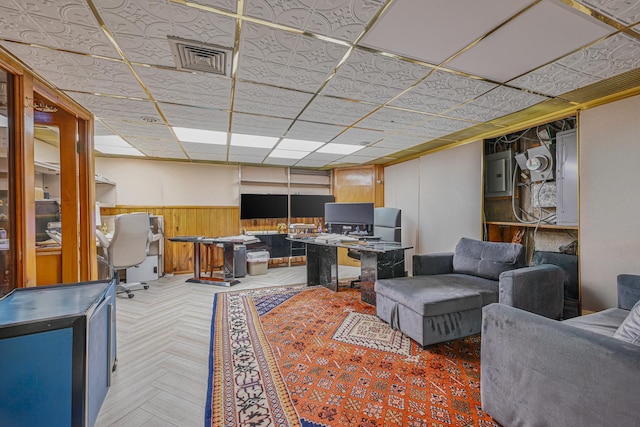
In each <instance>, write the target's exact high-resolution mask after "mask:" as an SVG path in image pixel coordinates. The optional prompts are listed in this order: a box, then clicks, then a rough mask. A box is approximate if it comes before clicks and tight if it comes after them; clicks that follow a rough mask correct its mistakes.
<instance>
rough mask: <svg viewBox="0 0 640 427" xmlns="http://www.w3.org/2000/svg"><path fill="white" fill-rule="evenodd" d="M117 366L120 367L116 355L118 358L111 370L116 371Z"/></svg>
mask: <svg viewBox="0 0 640 427" xmlns="http://www.w3.org/2000/svg"><path fill="white" fill-rule="evenodd" d="M117 368H118V358H117V357H116V359H115V360H114V361H113V366H112V367H111V372H115V371H116V369H117Z"/></svg>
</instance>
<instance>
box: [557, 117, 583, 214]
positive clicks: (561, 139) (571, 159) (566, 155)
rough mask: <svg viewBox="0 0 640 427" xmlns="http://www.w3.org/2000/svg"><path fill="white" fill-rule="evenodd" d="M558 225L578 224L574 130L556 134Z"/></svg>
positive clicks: (576, 149) (576, 151)
mask: <svg viewBox="0 0 640 427" xmlns="http://www.w3.org/2000/svg"><path fill="white" fill-rule="evenodd" d="M556 184H557V186H558V188H557V190H558V192H557V193H558V194H557V195H558V206H557V209H556V214H557V216H558V220H557V224H558V225H578V140H577V138H576V130H575V129H571V130H567V131H564V132H558V133H557V134H556Z"/></svg>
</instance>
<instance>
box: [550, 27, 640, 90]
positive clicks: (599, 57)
mask: <svg viewBox="0 0 640 427" xmlns="http://www.w3.org/2000/svg"><path fill="white" fill-rule="evenodd" d="M557 64H558V65H561V66H564V67H567V68H569V69H571V70H574V71H577V72H580V73H582V74H589V75H591V76H595V77H598V78H600V79H604V78H607V77H613V76H615V75H618V74H621V73H624V72H626V71H631V70H633V69H635V68H638V67H640V41H639V40H637V39H632V38H631V37H629V36H627V35H626V34H617V35H615V36H613V37H609V38H607V39H606V40H603V41H601V42H599V43H596V44H594V45H593V46H590V47H588V48H586V49H583V50H581V51H579V52H576V53H574V54H573V55H569V56H567V57H565V58H562V59H561V60H559V61H557Z"/></svg>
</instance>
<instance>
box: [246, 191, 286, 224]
mask: <svg viewBox="0 0 640 427" xmlns="http://www.w3.org/2000/svg"><path fill="white" fill-rule="evenodd" d="M288 204H289V203H288V201H287V195H286V194H242V195H241V196H240V219H256V218H286V217H287V213H288V210H289V209H288Z"/></svg>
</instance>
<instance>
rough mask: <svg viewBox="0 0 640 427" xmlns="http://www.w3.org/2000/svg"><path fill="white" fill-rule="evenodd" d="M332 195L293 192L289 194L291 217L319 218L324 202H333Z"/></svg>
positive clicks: (322, 214) (322, 211)
mask: <svg viewBox="0 0 640 427" xmlns="http://www.w3.org/2000/svg"><path fill="white" fill-rule="evenodd" d="M335 200H336V199H335V197H333V196H321V195H311V194H294V195H292V196H291V218H320V217H323V216H324V204H325V203H330V202H334V201H335Z"/></svg>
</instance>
